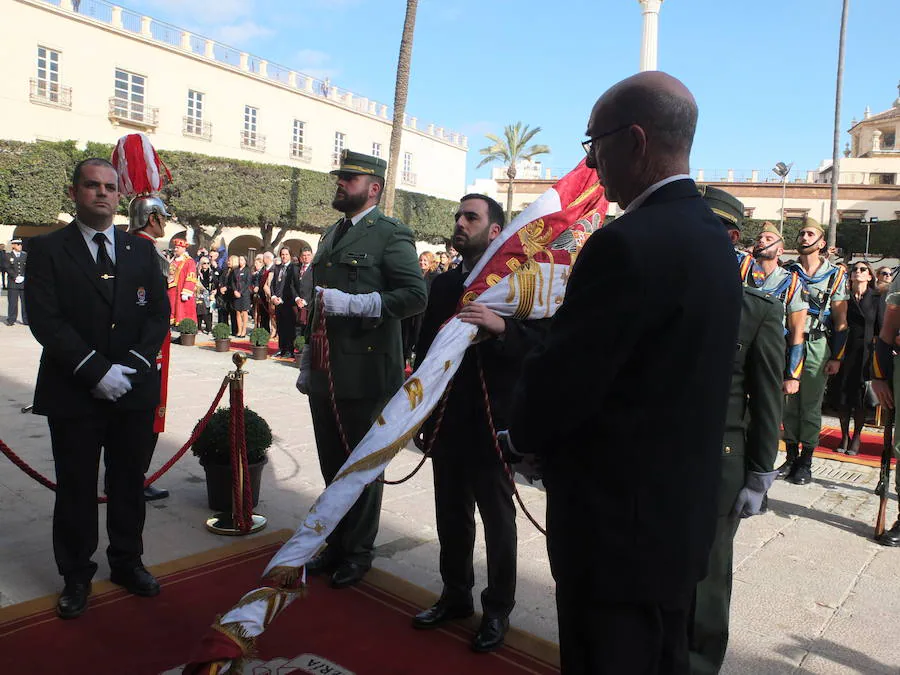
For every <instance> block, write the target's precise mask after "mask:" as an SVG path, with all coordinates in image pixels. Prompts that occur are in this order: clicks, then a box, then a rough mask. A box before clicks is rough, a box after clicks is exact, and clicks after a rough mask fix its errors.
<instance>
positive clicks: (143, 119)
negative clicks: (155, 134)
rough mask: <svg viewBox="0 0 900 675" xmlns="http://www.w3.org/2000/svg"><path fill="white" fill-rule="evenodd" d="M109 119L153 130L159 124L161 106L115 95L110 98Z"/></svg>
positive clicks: (113, 121)
mask: <svg viewBox="0 0 900 675" xmlns="http://www.w3.org/2000/svg"><path fill="white" fill-rule="evenodd" d="M109 119H110V121H111V122H112V123H113V124H124V125H126V126H131V127H138V128H140V129H144V130H146V131H153V130H154V129H156V127H157V126H159V108H153V107H151V106H148V105H146V104H144V103H137V102H135V101H129V100H128V99H124V98H119V97H117V96H113V97H112V98H110V99H109Z"/></svg>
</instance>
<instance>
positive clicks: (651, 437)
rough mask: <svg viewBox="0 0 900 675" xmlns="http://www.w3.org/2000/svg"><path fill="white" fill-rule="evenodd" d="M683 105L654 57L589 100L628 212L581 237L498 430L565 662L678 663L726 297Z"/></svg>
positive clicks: (591, 145)
mask: <svg viewBox="0 0 900 675" xmlns="http://www.w3.org/2000/svg"><path fill="white" fill-rule="evenodd" d="M696 122H697V106H696V103H695V101H694V98H693V96H692V95H691V93H690V92H689V91H688V90H687V88H686V87H685V86H684V85H683V84H682V83H681V82H679V81H678V80H676V79H675V78H673V77H671V76H669V75H666V74H665V73H661V72H644V73H640V74H638V75H635V76H633V77H630V78H628V79H626V80H624V81H622V82H620V83H618V84H616V85H615V86H613V87H612V88H611V89H610V90H608V91H607V92H606V93H605V94H603V96H601V97H600V99H599V100H598V101H597V103H596V104H595V106H594V109H593V111H592V113H591V117H590V121H589V123H588V128H587V136H588V138H589V140H587V141H585V142H584V144H583V145H584V148H585V151H586V152H587V154H588V160H587V161H588V166H590V167H593V168H596V170H597V174H598V176H599V178H600V180H601V182H602V183H603V185H604V186H605V188H606V194H607V197H608V198H609V199H610V200H611V201H616V202H618V203H619V206H621V207H624V209H625V213H624V214H623V215H622V216H620V217H619V218H618V219H616V221H615V222H613V223H611V224H610V225H607V226H606V227H604V228H602V229H601V230H599V231H597V232H595V233H594V234H593V235H591V237H590V239H588V241H587V243H586V244H585V246H584V248H583V250H582V251H581V253H580V255H579V257H578V260H577V261H576V263H575V266H574V269H573V270H572V275H571V278H570V279H569V283H568V288H567V291H566V296H565V300H564V301H563V304H562V305H561V306H560V309H559V311H557V313H556V315H555V317H554V319H553V324H552V326H551V328H550V332H549V334H548V337H547V340H546V341H545V342H544V345H543V346H542V347H541V348H539V349H538V350H537V351H536V352H535V353H533V354H532V355H531V356H530V357H529V358H528V359H526V361H525V366H524V368H523V371H522V376H521V379H520V380H519V384H518V386H517V388H516V396H515V399H514V404H513V406H512V411H511V416H510V417H511V426H510V428H509V437H508V441H509V443H510V446H511V449H512V450H513V451H515V452H517V453H520V454H525V455H535V456H537V458H538V459H539V460H540V461H542V463H543V477H544V485H545V486H546V488H547V546H548V549H549V553H550V561H551V569H552V572H553V575H554V578H555V579H556V596H557V607H558V611H559V635H560V649H561V657H562V672H563V673H564V674H565V675H578V674H581V673H591V674H592V675H602V674H605V673H615V674H617V675H618V674H619V673H630V674H634V675H637V674H644V673H647V674H650V673H667V674H669V673H687V671H688V647H687V622H688V614H689V610H690V605H691V599H692V596H693V592H694V588H695V586H696V584H697V582H698V581H700V579H702V578H703V577H704V575H705V573H706V564H707V559H708V557H709V551H710V546H711V543H712V540H713V535H714V533H715V528H716V516H717V509H716V507H717V504H716V496H717V488H718V484H719V480H720V478H719V474H720V462H721V453H722V446H721V443H722V435H723V431H724V423H725V411H726V405H727V403H728V388H729V380H730V377H731V365H732V361H733V360H734V349H735V344H736V341H737V329H738V321H739V319H740V311H741V285H740V279H739V275H738V270H737V264H736V262H735V257H734V251H733V249H732V247H731V244H730V241H729V239H728V236H727V235H726V234H725V232H724V230H723V229H722V226H721V224H720V223H719V220H718V218H717V217H716V216H715V215H713V213H712V211H710V209H709V208H708V207H707V206H706V205H705V204H704V202H703V199H702V198H701V197H700V194H699V193H698V191H697V186H696V185H695V184H694V181H692V180H691V179H690V177H689V176H688V175H687V174H688V170H689V168H688V167H689V161H688V158H689V155H690V148H691V144H692V142H693V136H694V129H695V127H696ZM698 260H702V261H703V263H702V264H699V265H698V264H697V261H698ZM610 462H615V464H616V471H610V470H609V466H610ZM623 477H625V478H623Z"/></svg>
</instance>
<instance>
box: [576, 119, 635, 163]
mask: <svg viewBox="0 0 900 675" xmlns="http://www.w3.org/2000/svg"><path fill="white" fill-rule="evenodd" d="M632 124H634V122H629V123H628V124H623V125H622V126H620V127H616V128H615V129H612V130H611V131H604V132H603V133H602V134H597V135H596V136H591V137H590V138H589V139H588V140H586V141H581V147H582V148H584V152H585V153H586V154H587V155H590V154H591V153H592V152H593V150H594V142H595V141H599V140H600V139H601V138H606V137H607V136H612V135H613V134H617V133H619V132H620V131H623V130H625V129H627V128H628V127H630V126H631V125H632Z"/></svg>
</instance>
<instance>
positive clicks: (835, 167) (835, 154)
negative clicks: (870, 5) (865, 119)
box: [828, 0, 850, 249]
mask: <svg viewBox="0 0 900 675" xmlns="http://www.w3.org/2000/svg"><path fill="white" fill-rule="evenodd" d="M849 10H850V0H844V3H843V9H842V10H841V32H840V37H839V38H838V64H837V84H836V86H835V92H834V139H833V143H834V144H833V147H832V153H831V210H830V212H829V216H828V248H829V249H830V248H831V247H832V246H834V245H835V242H836V239H837V215H838V213H837V202H838V182H839V181H840V179H841V152H840V150H841V96H842V94H843V91H844V43H845V41H846V36H847V14H848V12H849Z"/></svg>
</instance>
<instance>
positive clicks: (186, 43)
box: [181, 30, 192, 52]
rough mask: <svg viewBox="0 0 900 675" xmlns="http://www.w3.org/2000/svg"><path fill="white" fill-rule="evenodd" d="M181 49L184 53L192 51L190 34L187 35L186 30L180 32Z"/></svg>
mask: <svg viewBox="0 0 900 675" xmlns="http://www.w3.org/2000/svg"><path fill="white" fill-rule="evenodd" d="M181 48H182V49H183V50H184V51H186V52H189V51H192V50H191V34H190V33H188V32H187V31H186V30H183V31H181Z"/></svg>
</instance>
